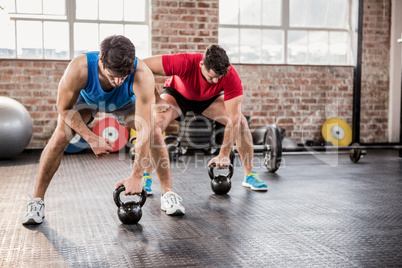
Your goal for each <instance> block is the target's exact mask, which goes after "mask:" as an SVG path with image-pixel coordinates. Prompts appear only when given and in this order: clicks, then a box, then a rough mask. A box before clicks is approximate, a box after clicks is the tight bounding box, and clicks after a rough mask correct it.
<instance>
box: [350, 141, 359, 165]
mask: <svg viewBox="0 0 402 268" xmlns="http://www.w3.org/2000/svg"><path fill="white" fill-rule="evenodd" d="M352 146H359V144H358V143H353V144H352ZM361 157H362V150H361V149H358V148H354V149H350V153H349V158H350V161H352V162H353V163H357V162H358V161H359V160H360V158H361Z"/></svg>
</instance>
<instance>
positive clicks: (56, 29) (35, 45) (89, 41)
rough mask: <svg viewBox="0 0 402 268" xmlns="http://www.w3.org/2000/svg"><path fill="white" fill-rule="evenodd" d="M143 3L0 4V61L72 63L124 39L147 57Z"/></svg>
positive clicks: (22, 0)
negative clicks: (110, 39) (106, 42)
mask: <svg viewBox="0 0 402 268" xmlns="http://www.w3.org/2000/svg"><path fill="white" fill-rule="evenodd" d="M148 4H149V3H148V0H113V1H111V0H0V36H1V38H0V58H21V59H71V58H73V57H75V56H77V55H80V54H82V53H83V52H86V51H91V50H99V44H100V42H101V41H102V40H103V39H104V38H105V37H106V36H109V35H113V34H121V35H124V36H126V37H128V38H129V39H130V40H131V41H132V42H133V43H134V45H135V47H136V54H137V55H138V57H141V58H144V57H148V56H150V47H151V46H150V34H149V29H150V27H149V16H148V10H149V6H148Z"/></svg>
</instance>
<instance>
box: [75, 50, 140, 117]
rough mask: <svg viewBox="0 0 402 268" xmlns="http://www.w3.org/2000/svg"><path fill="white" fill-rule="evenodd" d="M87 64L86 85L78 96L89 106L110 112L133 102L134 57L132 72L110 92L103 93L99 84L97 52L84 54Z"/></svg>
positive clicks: (135, 66) (135, 67) (135, 65)
mask: <svg viewBox="0 0 402 268" xmlns="http://www.w3.org/2000/svg"><path fill="white" fill-rule="evenodd" d="M85 54H86V55H87V62H88V78H87V84H86V86H85V88H84V89H82V90H81V92H80V95H81V96H82V97H83V98H84V100H85V102H86V103H88V104H89V105H91V106H93V107H96V108H99V109H102V110H104V111H106V112H111V111H114V110H117V109H120V108H121V107H123V106H124V105H126V104H128V103H130V102H132V101H134V100H135V94H134V92H133V81H134V76H135V70H136V69H137V57H135V64H134V72H133V73H132V74H130V75H129V76H127V78H126V79H125V80H124V82H123V84H122V85H121V86H119V87H115V88H114V89H113V90H112V91H110V92H105V91H104V90H103V89H102V87H101V85H100V83H99V74H98V61H99V51H94V52H88V53H85Z"/></svg>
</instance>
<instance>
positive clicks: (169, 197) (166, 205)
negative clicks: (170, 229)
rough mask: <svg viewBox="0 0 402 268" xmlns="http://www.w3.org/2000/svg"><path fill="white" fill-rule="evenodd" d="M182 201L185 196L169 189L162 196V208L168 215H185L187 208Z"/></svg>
mask: <svg viewBox="0 0 402 268" xmlns="http://www.w3.org/2000/svg"><path fill="white" fill-rule="evenodd" d="M180 201H183V198H181V197H180V196H179V195H178V194H176V193H174V192H172V191H169V192H167V193H165V194H164V195H163V196H161V209H162V210H163V211H165V212H166V214H168V215H183V214H184V212H185V210H184V207H183V206H182V205H181V204H180Z"/></svg>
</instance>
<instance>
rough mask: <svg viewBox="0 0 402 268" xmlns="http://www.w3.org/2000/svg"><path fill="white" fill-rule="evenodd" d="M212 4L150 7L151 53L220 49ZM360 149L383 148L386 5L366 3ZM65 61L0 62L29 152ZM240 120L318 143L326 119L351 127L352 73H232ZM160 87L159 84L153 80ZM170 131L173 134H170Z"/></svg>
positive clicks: (38, 143)
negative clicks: (24, 112) (238, 90)
mask: <svg viewBox="0 0 402 268" xmlns="http://www.w3.org/2000/svg"><path fill="white" fill-rule="evenodd" d="M218 11H219V7H218V0H205V1H200V0H198V1H195V0H188V1H162V0H161V1H152V53H153V54H154V55H157V54H168V53H177V52H195V51H199V52H202V51H204V49H205V47H206V46H207V45H208V44H211V43H217V42H218V39H217V38H218V32H217V31H218V13H219V12H218ZM364 12H365V16H364V37H363V67H362V72H363V77H362V81H363V84H362V109H361V142H385V141H387V140H388V137H387V127H388V126H387V116H388V84H389V73H388V66H389V28H390V25H389V21H390V20H389V17H390V0H384V1H375V0H366V1H365V10H364ZM67 64H68V62H65V61H37V60H34V61H33V60H0V95H2V96H9V97H12V98H14V99H16V100H18V101H20V102H21V103H22V104H23V105H24V106H25V107H26V108H27V109H28V111H29V112H30V114H31V116H32V118H33V119H34V135H33V139H32V141H31V143H30V144H29V145H28V148H43V147H44V146H45V144H46V141H47V140H48V139H49V137H50V135H51V133H52V131H53V130H54V128H55V126H56V120H57V113H56V107H55V103H56V95H57V84H58V82H59V80H60V78H61V76H62V74H63V72H64V70H65V68H66V67H67ZM235 68H236V69H237V71H238V72H239V75H240V77H241V79H242V81H243V87H244V97H245V98H244V106H243V112H244V113H245V114H246V115H249V116H251V117H252V119H251V124H252V128H255V127H258V126H260V125H263V124H266V123H276V124H277V125H278V126H279V127H282V128H285V129H286V130H287V136H289V137H292V138H294V139H295V140H296V141H297V142H303V141H305V140H307V139H313V140H318V139H319V138H320V137H321V126H322V124H323V122H324V121H325V120H326V119H327V118H330V117H334V116H337V117H340V118H342V119H344V120H345V121H347V122H348V123H349V124H350V125H351V120H352V98H353V93H352V90H353V68H352V67H327V66H285V65H235ZM156 79H157V84H158V85H159V86H161V85H162V84H163V81H164V78H162V77H157V78H156ZM173 129H174V128H173Z"/></svg>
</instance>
